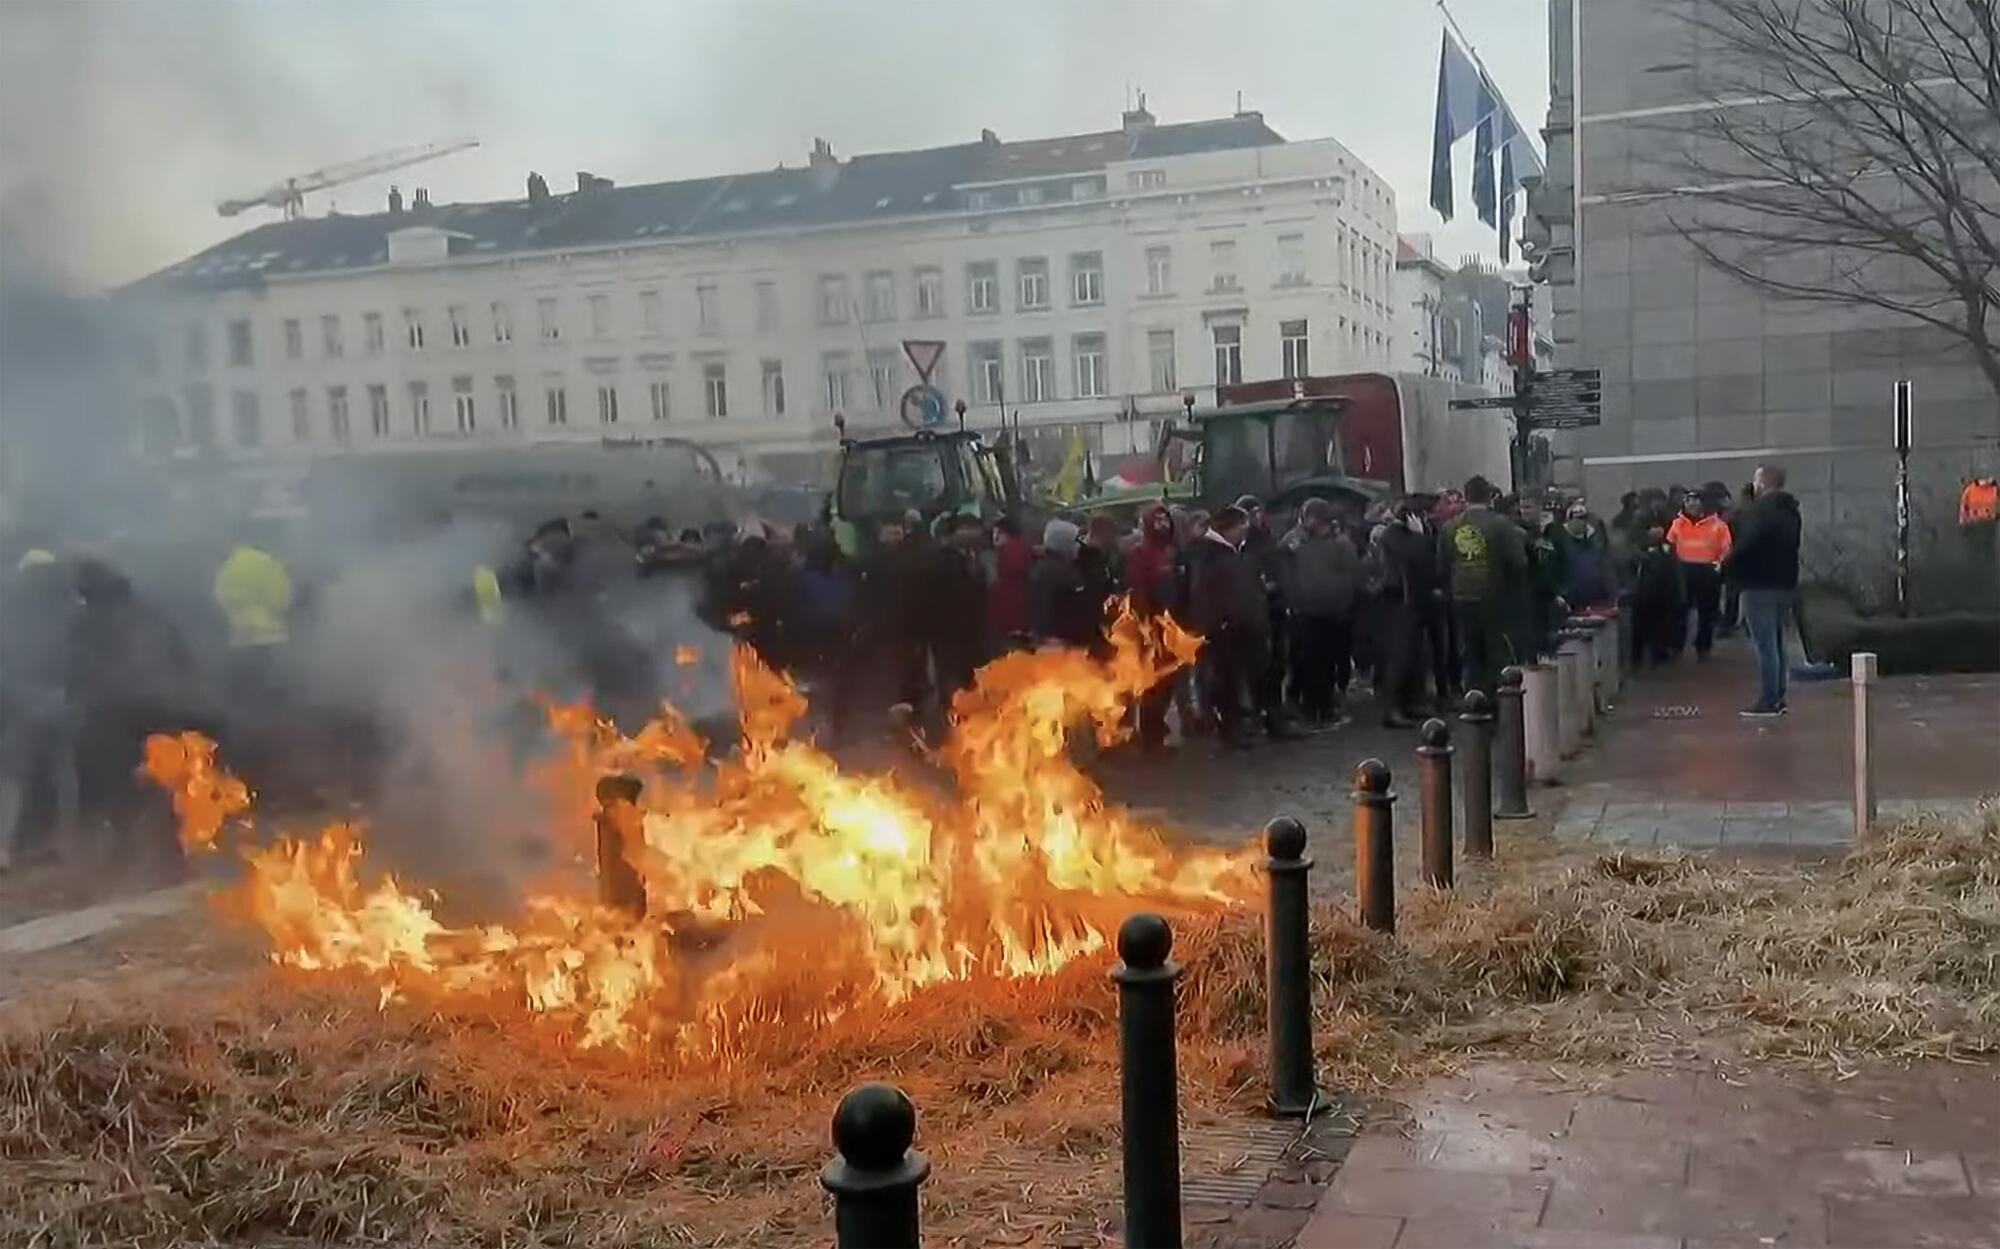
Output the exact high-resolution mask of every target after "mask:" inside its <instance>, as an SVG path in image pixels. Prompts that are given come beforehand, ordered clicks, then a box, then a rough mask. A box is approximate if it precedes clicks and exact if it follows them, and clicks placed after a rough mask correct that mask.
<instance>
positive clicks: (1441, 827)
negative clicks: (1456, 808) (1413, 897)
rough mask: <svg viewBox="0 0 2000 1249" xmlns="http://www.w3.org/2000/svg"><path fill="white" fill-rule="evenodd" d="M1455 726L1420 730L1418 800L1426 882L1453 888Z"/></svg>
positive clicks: (1431, 724) (1438, 724) (1428, 724)
mask: <svg viewBox="0 0 2000 1249" xmlns="http://www.w3.org/2000/svg"><path fill="white" fill-rule="evenodd" d="M1451 754H1452V749H1451V726H1450V725H1448V724H1446V723H1445V722H1444V721H1442V720H1437V719H1431V720H1426V721H1424V724H1423V727H1422V728H1420V729H1418V730H1417V799H1418V805H1419V807H1420V812H1419V813H1420V815H1421V817H1422V820H1423V873H1424V883H1425V884H1426V885H1429V886H1431V887H1432V888H1434V889H1449V888H1451Z"/></svg>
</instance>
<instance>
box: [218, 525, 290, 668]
mask: <svg viewBox="0 0 2000 1249" xmlns="http://www.w3.org/2000/svg"><path fill="white" fill-rule="evenodd" d="M215 604H216V606H217V607H220V608H221V609H222V614H223V617H224V618H225V619H227V620H228V622H229V648H230V649H231V650H248V649H251V648H255V647H266V646H283V645H284V644H285V643H286V642H287V641H289V640H290V639H291V624H290V620H289V617H290V614H291V610H292V577H291V574H290V573H288V572H286V571H285V565H284V564H283V563H282V562H281V561H280V560H279V559H278V558H277V557H276V556H275V555H272V554H271V553H270V552H268V551H264V550H260V549H259V548H257V547H254V546H252V545H250V544H249V543H247V542H244V543H239V544H238V545H237V547H236V549H235V550H233V551H231V552H230V553H229V558H228V559H225V560H223V561H222V567H221V568H219V569H217V570H216V573H215Z"/></svg>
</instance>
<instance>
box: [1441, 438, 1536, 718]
mask: <svg viewBox="0 0 2000 1249" xmlns="http://www.w3.org/2000/svg"><path fill="white" fill-rule="evenodd" d="M1498 495H1499V491H1497V490H1495V489H1494V488H1493V483H1492V482H1490V481H1488V480H1486V479H1485V478H1484V477H1474V478H1472V479H1471V480H1470V481H1467V482H1466V483H1465V510H1464V511H1463V512H1461V513H1459V516H1458V518H1457V519H1456V520H1454V521H1452V522H1451V525H1450V527H1449V528H1447V529H1446V530H1445V535H1444V538H1445V541H1444V550H1445V559H1446V563H1447V567H1448V568H1449V569H1450V575H1451V600H1452V612H1453V615H1454V617H1455V618H1456V620H1457V623H1458V644H1459V647H1460V648H1461V651H1462V658H1463V663H1462V669H1463V671H1464V674H1465V687H1466V688H1467V689H1475V690H1484V691H1486V692H1487V694H1489V695H1490V694H1492V693H1493V690H1494V687H1495V685H1496V683H1497V682H1498V680H1499V674H1500V669H1501V668H1502V667H1503V666H1505V665H1507V664H1516V663H1531V662H1533V660H1534V658H1535V657H1534V656H1533V655H1532V654H1528V655H1524V654H1521V653H1520V652H1519V650H1518V649H1517V646H1516V642H1517V639H1518V638H1519V637H1520V636H1521V635H1522V633H1524V632H1525V630H1524V629H1523V628H1522V626H1521V621H1522V620H1523V619H1524V618H1525V617H1526V614H1527V612H1528V605H1529V589H1528V575H1529V569H1528V542H1527V536H1526V535H1525V534H1524V533H1522V531H1521V527H1520V526H1519V525H1518V524H1516V523H1515V522H1514V520H1513V518H1512V517H1509V516H1503V515H1501V514H1500V513H1499V512H1497V511H1495V510H1494V509H1493V502H1494V500H1495V499H1496V498H1497V497H1498Z"/></svg>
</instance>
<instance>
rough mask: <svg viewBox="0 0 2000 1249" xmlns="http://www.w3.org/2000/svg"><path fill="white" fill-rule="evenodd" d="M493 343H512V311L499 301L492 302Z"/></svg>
mask: <svg viewBox="0 0 2000 1249" xmlns="http://www.w3.org/2000/svg"><path fill="white" fill-rule="evenodd" d="M490 311H491V312H492V314H493V341H494V342H496V343H502V344H505V343H511V342H513V341H514V310H513V309H512V308H509V307H508V306H507V305H506V304H504V303H502V302H500V301H499V300H497V299H496V300H494V301H493V306H492V308H491V309H490Z"/></svg>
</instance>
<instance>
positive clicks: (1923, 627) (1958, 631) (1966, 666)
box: [1804, 587, 2000, 674]
mask: <svg viewBox="0 0 2000 1249" xmlns="http://www.w3.org/2000/svg"><path fill="white" fill-rule="evenodd" d="M1804 601H1805V612H1806V630H1807V632H1808V634H1809V635H1810V637H1811V641H1812V648H1811V657H1812V658H1813V659H1815V660H1818V661H1821V662H1826V663H1834V664H1838V665H1840V666H1841V667H1843V668H1845V667H1846V666H1847V662H1848V657H1849V656H1850V655H1853V654H1854V653H1855V652H1857V651H1874V652H1875V656H1876V662H1877V664H1878V665H1879V668H1880V670H1881V671H1882V672H1883V673H1885V674H1894V673H1905V672H2000V614H1992V613H1986V612H1965V611H1959V612H1940V613H1938V614H1936V615H1929V616H1912V617H1910V618H1908V619H1907V620H1906V619H1902V618H1900V617H1896V616H1869V615H1863V614H1861V613H1860V612H1859V611H1857V610H1856V609H1855V607H1854V605H1853V603H1852V602H1850V601H1848V600H1847V599H1846V598H1844V597H1843V596H1841V595H1840V594H1838V593H1837V592H1833V591H1830V590H1827V589H1824V588H1818V587H1815V588H1810V589H1807V590H1806V591H1805V592H1804Z"/></svg>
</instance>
